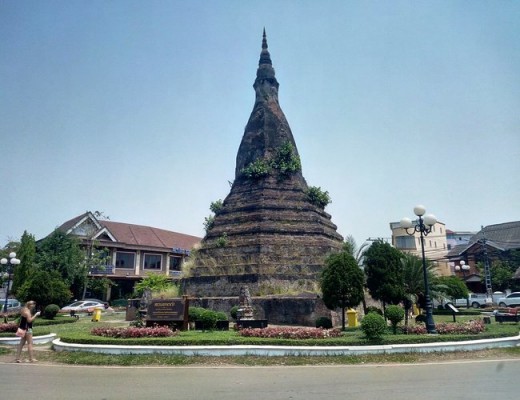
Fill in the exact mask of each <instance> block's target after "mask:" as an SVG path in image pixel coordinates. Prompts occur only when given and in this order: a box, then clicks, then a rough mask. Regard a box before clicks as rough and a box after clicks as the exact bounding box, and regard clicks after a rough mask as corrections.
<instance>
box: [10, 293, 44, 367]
mask: <svg viewBox="0 0 520 400" xmlns="http://www.w3.org/2000/svg"><path fill="white" fill-rule="evenodd" d="M35 307H36V302H35V301H33V300H31V301H28V302H27V303H25V306H24V307H23V308H22V311H21V313H20V314H21V318H20V329H23V330H25V335H23V336H22V337H21V338H20V343H19V344H18V349H17V350H16V359H15V362H17V363H19V362H21V358H20V356H21V354H22V349H23V346H25V344H26V343H27V352H28V353H29V361H30V362H36V361H38V360H36V359H35V358H34V354H33V331H32V323H33V321H34V320H35V319H36V318H37V317H38V316H39V315H40V312H39V311H38V312H37V313H35V314H34V315H33V312H34V309H35Z"/></svg>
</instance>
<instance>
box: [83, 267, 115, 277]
mask: <svg viewBox="0 0 520 400" xmlns="http://www.w3.org/2000/svg"><path fill="white" fill-rule="evenodd" d="M89 273H90V275H114V266H113V265H97V266H95V267H90V272H89Z"/></svg>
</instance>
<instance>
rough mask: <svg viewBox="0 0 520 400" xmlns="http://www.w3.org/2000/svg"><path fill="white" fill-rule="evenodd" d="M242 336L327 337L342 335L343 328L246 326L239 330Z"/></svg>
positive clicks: (274, 337)
mask: <svg viewBox="0 0 520 400" xmlns="http://www.w3.org/2000/svg"><path fill="white" fill-rule="evenodd" d="M239 334H240V336H244V337H259V338H270V339H277V338H278V339H327V338H335V337H340V336H341V330H340V329H337V328H334V329H323V328H292V327H285V328H281V327H267V328H262V329H259V328H245V329H241V330H240V331H239Z"/></svg>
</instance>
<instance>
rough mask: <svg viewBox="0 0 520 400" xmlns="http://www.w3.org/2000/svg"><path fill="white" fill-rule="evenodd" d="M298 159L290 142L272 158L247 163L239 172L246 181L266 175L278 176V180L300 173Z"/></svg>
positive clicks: (281, 147) (282, 146)
mask: <svg viewBox="0 0 520 400" xmlns="http://www.w3.org/2000/svg"><path fill="white" fill-rule="evenodd" d="M301 169H302V165H301V161H300V157H299V156H298V154H297V153H296V151H295V149H294V146H293V145H292V144H291V143H290V142H285V143H284V144H282V145H281V146H280V147H279V148H278V149H277V151H276V153H275V154H274V157H269V156H266V157H264V158H258V159H256V160H255V161H253V162H251V163H249V165H248V166H247V167H245V168H242V170H241V171H240V172H241V174H242V175H243V176H245V177H246V178H247V179H252V180H257V179H261V178H264V177H266V176H268V175H274V176H278V177H279V178H280V179H284V178H287V177H289V176H290V175H291V174H294V173H296V172H299V171H301Z"/></svg>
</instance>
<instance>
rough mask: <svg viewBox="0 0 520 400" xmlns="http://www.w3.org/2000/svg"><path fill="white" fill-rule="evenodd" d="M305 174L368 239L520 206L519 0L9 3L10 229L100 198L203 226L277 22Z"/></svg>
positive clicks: (220, 193)
mask: <svg viewBox="0 0 520 400" xmlns="http://www.w3.org/2000/svg"><path fill="white" fill-rule="evenodd" d="M264 27H265V29H266V32H267V41H268V45H269V51H270V54H271V59H272V61H273V66H274V68H275V71H276V77H277V79H278V82H279V83H280V88H279V100H280V105H281V108H282V110H283V111H284V113H285V115H286V117H287V120H288V122H289V125H290V126H291V130H292V133H293V136H294V138H295V141H296V145H297V148H298V151H299V153H300V157H301V162H302V171H303V175H304V177H305V178H306V180H307V183H308V184H309V185H312V186H319V187H321V188H322V190H326V191H328V192H329V195H330V197H331V199H332V203H331V204H330V205H329V206H327V208H326V211H327V212H329V213H330V214H331V216H332V221H333V222H334V223H335V224H336V225H337V226H338V232H339V233H340V234H341V235H343V236H347V235H352V236H353V237H354V238H355V240H356V241H357V243H358V244H361V243H363V242H364V241H365V240H366V239H368V238H389V237H390V236H391V231H390V227H389V223H390V222H393V221H399V220H400V219H401V218H402V217H413V207H414V206H415V205H417V204H423V205H424V206H425V207H426V209H427V212H428V213H433V214H434V215H436V217H437V219H438V220H440V221H441V222H443V223H445V224H446V228H447V229H451V230H454V231H478V230H479V229H480V227H481V226H486V225H490V224H497V223H503V222H509V221H519V220H520V111H519V110H520V40H519V37H520V2H518V1H506V0H504V1H478V0H471V1H469V0H468V1H455V0H454V1H345V0H339V1H332V0H329V1H327V0H324V1H319V2H317V1H305V0H301V1H290V0H285V1H270V0H264V1H243V0H221V1H201V0H198V1H197V0H194V1H180V0H179V1H175V0H170V1H159V0H149V1H134V0H113V1H109V2H107V1H100V0H91V1H65V0H62V1H53V0H49V1H45V2H43V1H7V0H2V1H0V143H1V149H2V150H1V155H0V185H1V186H0V246H2V247H3V246H4V245H5V244H6V243H7V242H8V241H10V240H19V239H20V237H21V235H22V234H23V232H24V231H25V230H26V231H27V232H29V233H31V234H33V235H34V236H35V237H36V239H41V238H43V237H45V236H46V235H47V234H49V233H50V232H52V231H53V230H54V229H55V228H56V227H57V226H59V225H61V224H62V223H63V222H65V221H67V220H69V219H72V218H73V217H75V216H78V215H80V214H82V213H84V212H85V211H87V210H89V211H100V212H102V213H103V214H104V215H106V216H108V217H109V218H110V219H111V220H112V221H117V222H126V223H132V224H139V225H147V226H153V227H157V228H162V229H167V230H171V231H176V232H181V233H186V234H190V235H196V236H203V235H204V229H203V222H204V218H205V217H206V216H208V215H209V214H210V213H211V211H210V210H209V206H210V203H211V202H212V201H215V200H218V199H224V198H225V197H226V196H227V194H228V193H229V190H230V186H229V182H230V181H233V179H234V171H235V159H236V155H237V151H238V147H239V145H240V141H241V139H242V135H243V133H244V127H245V125H246V123H247V120H248V118H249V115H250V114H251V111H252V109H253V105H254V99H255V94H254V90H253V88H252V85H253V82H254V80H255V77H256V69H257V66H258V60H259V56H260V50H261V41H262V31H263V29H264Z"/></svg>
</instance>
